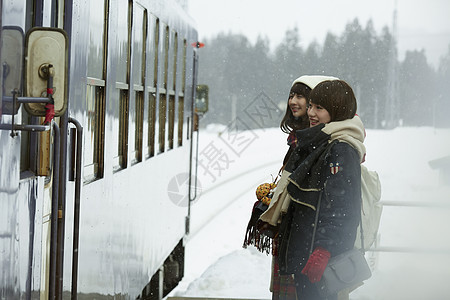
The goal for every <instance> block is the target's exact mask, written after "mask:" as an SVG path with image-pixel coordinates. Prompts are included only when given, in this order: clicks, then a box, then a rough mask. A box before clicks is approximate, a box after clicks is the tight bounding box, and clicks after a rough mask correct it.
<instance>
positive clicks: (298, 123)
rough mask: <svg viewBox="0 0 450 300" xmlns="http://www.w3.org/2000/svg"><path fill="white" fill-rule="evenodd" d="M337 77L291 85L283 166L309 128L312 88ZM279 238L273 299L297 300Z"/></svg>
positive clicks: (283, 126)
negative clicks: (283, 267) (281, 261)
mask: <svg viewBox="0 0 450 300" xmlns="http://www.w3.org/2000/svg"><path fill="white" fill-rule="evenodd" d="M334 79H337V78H336V77H331V76H321V75H303V76H301V77H299V78H297V79H296V80H294V82H293V83H292V85H291V89H290V91H289V98H288V101H287V107H286V113H285V115H284V117H283V119H282V121H281V124H280V128H281V130H282V131H283V132H284V133H287V134H288V138H287V144H288V146H289V149H288V151H287V153H286V155H285V157H284V160H283V166H284V165H286V163H287V161H288V160H289V157H290V156H291V154H292V152H293V151H294V149H295V148H296V147H297V144H298V143H299V142H301V141H298V140H297V137H296V134H295V133H296V131H298V130H302V129H306V128H309V118H308V114H307V110H308V103H309V100H308V99H309V94H310V92H311V90H312V89H313V88H314V87H315V86H316V85H317V84H318V83H320V82H322V81H325V80H334ZM277 247H278V239H277V238H275V239H274V241H273V248H274V249H273V251H272V254H273V255H274V256H273V261H272V283H271V291H272V300H295V299H296V291H295V282H294V279H293V276H292V275H284V276H281V275H280V273H279V267H278V258H277V255H278V254H277Z"/></svg>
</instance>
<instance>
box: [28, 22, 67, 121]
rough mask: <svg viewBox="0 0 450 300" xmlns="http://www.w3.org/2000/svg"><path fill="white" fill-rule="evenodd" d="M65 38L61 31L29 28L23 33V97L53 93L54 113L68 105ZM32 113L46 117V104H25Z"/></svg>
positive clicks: (60, 113) (44, 95)
mask: <svg viewBox="0 0 450 300" xmlns="http://www.w3.org/2000/svg"><path fill="white" fill-rule="evenodd" d="M68 53H69V51H68V37H67V34H66V33H65V31H64V30H62V29H59V28H50V27H45V28H43V27H35V28H32V29H31V30H30V31H29V32H28V33H27V36H26V49H25V55H26V56H25V96H26V97H47V92H48V90H47V88H51V89H52V92H53V100H54V105H55V107H54V109H55V116H61V115H62V114H63V113H64V112H65V110H66V108H67V78H68V75H67V66H68ZM25 109H26V110H27V111H28V113H29V114H31V115H33V116H45V103H25Z"/></svg>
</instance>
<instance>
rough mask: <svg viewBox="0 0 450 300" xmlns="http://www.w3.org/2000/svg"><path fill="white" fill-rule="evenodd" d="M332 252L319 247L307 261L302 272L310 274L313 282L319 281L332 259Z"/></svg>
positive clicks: (309, 276) (310, 279)
mask: <svg viewBox="0 0 450 300" xmlns="http://www.w3.org/2000/svg"><path fill="white" fill-rule="evenodd" d="M330 256H331V254H330V252H328V251H327V250H326V249H324V248H321V247H317V248H316V249H314V251H313V253H311V256H310V257H309V259H308V261H307V262H306V266H305V267H304V268H303V270H302V274H303V275H306V276H308V278H309V281H311V282H312V283H315V282H319V281H320V279H322V275H323V272H325V268H326V267H327V264H328V260H329V259H330Z"/></svg>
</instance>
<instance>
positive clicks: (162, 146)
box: [158, 26, 169, 153]
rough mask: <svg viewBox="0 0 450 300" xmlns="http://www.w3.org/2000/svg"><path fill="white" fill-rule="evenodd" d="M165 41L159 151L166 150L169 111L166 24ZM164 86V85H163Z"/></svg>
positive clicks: (160, 91) (160, 93)
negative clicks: (167, 115)
mask: <svg viewBox="0 0 450 300" xmlns="http://www.w3.org/2000/svg"><path fill="white" fill-rule="evenodd" d="M163 30H164V35H163V38H164V42H163V43H162V54H163V65H162V70H161V73H162V74H161V75H162V76H161V79H162V81H161V83H160V88H159V107H158V108H159V134H158V140H159V153H162V152H164V150H165V138H166V121H167V118H166V113H167V79H168V68H169V26H164V27H163ZM161 86H162V87H161Z"/></svg>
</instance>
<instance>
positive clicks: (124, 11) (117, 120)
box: [110, 1, 132, 171]
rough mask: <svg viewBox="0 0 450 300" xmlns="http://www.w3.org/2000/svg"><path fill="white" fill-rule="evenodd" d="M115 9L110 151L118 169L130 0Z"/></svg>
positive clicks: (123, 159)
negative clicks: (114, 87) (112, 115)
mask: <svg viewBox="0 0 450 300" xmlns="http://www.w3.org/2000/svg"><path fill="white" fill-rule="evenodd" d="M117 5H118V10H117V18H118V20H117V32H116V41H117V47H116V49H117V60H116V68H117V72H116V73H115V76H116V92H115V93H113V95H112V96H111V100H110V101H111V102H112V103H111V105H112V107H113V110H114V121H113V127H112V130H113V136H114V137H115V138H114V139H113V144H112V145H111V147H110V151H114V153H113V170H114V171H118V170H120V169H123V168H126V167H127V158H128V156H127V151H128V147H127V145H128V102H129V97H128V91H129V84H128V82H129V73H128V62H129V61H130V59H129V57H130V30H129V28H130V25H131V21H130V20H131V18H130V16H131V7H132V5H131V2H127V1H118V3H117Z"/></svg>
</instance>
